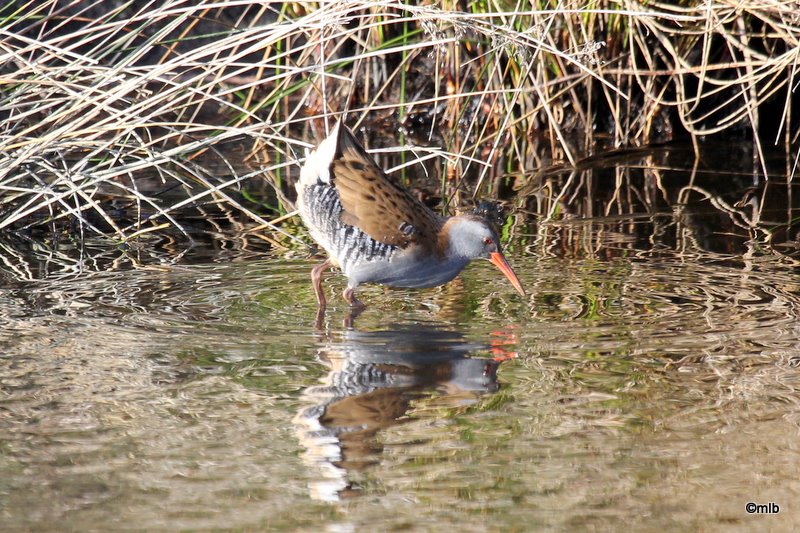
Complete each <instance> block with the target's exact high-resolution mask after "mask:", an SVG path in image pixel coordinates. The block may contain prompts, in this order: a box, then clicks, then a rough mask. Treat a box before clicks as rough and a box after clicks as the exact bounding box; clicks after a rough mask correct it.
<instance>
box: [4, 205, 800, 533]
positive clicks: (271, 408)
mask: <svg viewBox="0 0 800 533" xmlns="http://www.w3.org/2000/svg"><path fill="white" fill-rule="evenodd" d="M689 214H691V216H692V217H695V218H702V220H703V221H704V223H703V224H694V225H693V224H689V223H687V217H688V216H689ZM721 219H725V217H724V216H720V214H719V211H718V210H715V209H713V208H709V206H708V204H707V202H705V201H704V200H703V201H702V202H701V201H700V200H698V201H697V202H696V203H694V204H692V203H685V204H682V205H681V208H680V209H675V210H667V209H660V208H657V209H654V210H653V211H652V212H650V213H647V212H641V211H640V212H636V213H633V212H632V213H629V214H627V215H625V214H624V213H616V214H615V213H600V214H598V215H597V216H594V217H581V218H580V219H572V218H570V217H567V216H565V217H563V218H561V219H559V220H553V221H549V222H546V221H542V220H539V219H535V218H525V217H522V218H520V219H519V220H518V223H516V224H515V225H514V227H513V228H511V229H510V230H509V231H507V232H506V233H507V234H509V235H510V237H511V238H510V242H509V243H508V255H509V260H510V262H511V263H512V264H513V266H514V268H515V270H516V271H517V273H518V274H519V276H520V278H521V279H522V281H523V284H524V285H525V286H526V288H527V289H528V292H529V296H528V297H526V298H521V297H519V296H518V295H516V293H515V292H514V290H513V288H512V287H510V286H509V285H508V283H507V282H506V281H505V279H504V278H503V277H502V276H501V275H500V274H499V273H498V272H497V271H496V270H494V269H493V268H492V267H491V265H489V264H488V263H485V262H478V263H475V264H473V265H471V266H470V267H469V268H468V269H467V271H466V272H465V273H464V274H463V275H462V276H461V278H459V279H458V280H456V281H455V282H453V283H451V284H449V285H447V286H445V287H441V288H437V289H430V290H395V289H384V288H381V287H365V288H364V289H363V290H362V291H361V294H360V297H361V298H362V300H363V301H365V302H366V303H367V304H368V306H369V307H368V309H367V310H366V311H365V312H363V313H362V314H361V315H360V316H358V317H356V318H355V319H353V318H352V317H351V316H349V315H350V313H349V311H348V310H347V309H346V308H345V307H344V306H343V305H342V302H341V300H340V299H339V298H338V295H337V297H336V298H335V299H334V302H333V307H332V308H330V309H329V310H328V312H327V313H326V314H325V315H324V316H323V317H317V316H316V308H315V304H314V295H313V290H312V289H311V286H310V283H309V279H308V274H309V270H310V268H311V267H312V266H313V264H314V261H313V260H310V259H307V258H305V257H303V255H302V254H299V253H295V254H285V253H279V252H267V251H265V250H259V249H253V248H252V247H239V248H236V247H233V248H226V247H221V248H210V247H208V246H200V247H198V248H195V249H193V250H191V251H190V252H189V253H188V254H187V256H186V257H183V258H181V259H179V260H176V259H175V255H174V254H171V253H169V252H168V250H167V249H166V248H164V247H163V246H156V245H153V246H151V247H149V248H148V247H143V249H141V250H135V249H130V248H129V249H119V248H117V247H113V246H108V245H107V244H102V245H99V244H98V245H96V247H95V248H92V249H93V250H94V252H92V253H89V254H87V257H90V258H91V261H87V260H86V258H85V257H84V256H83V255H81V254H77V255H76V253H74V252H75V251H74V250H72V251H70V250H65V247H64V246H62V247H60V248H54V249H51V250H42V249H33V248H31V249H28V250H26V251H25V252H17V255H14V254H12V253H11V252H10V251H9V250H10V249H11V248H9V247H6V248H4V253H3V257H4V263H5V266H4V281H3V288H2V290H1V291H0V330H1V332H0V347H1V348H2V351H1V353H0V528H1V529H4V530H64V529H67V530H84V529H113V528H128V529H137V530H165V529H170V530H177V529H187V530H193V529H246V530H260V529H273V528H274V529H285V530H315V531H316V530H320V529H322V530H331V531H342V530H344V531H351V530H352V531H358V530H394V529H409V530H443V529H444V528H447V527H453V528H455V527H458V528H459V529H460V530H466V531H483V530H519V531H523V530H525V531H527V530H531V529H535V530H576V529H577V530H586V529H597V530H619V529H620V528H624V527H630V525H631V524H635V525H636V527H637V529H640V530H649V531H654V530H660V531H664V530H667V531H673V530H674V531H685V530H720V529H733V530H753V529H755V528H758V529H763V530H768V529H772V530H788V529H790V528H791V525H792V524H794V523H796V522H797V521H798V519H800V512H798V507H797V504H796V503H795V502H796V500H797V496H798V493H799V492H800V482H798V481H797V475H796V473H797V472H798V470H800V451H799V450H800V447H799V446H798V444H797V442H798V434H800V414H798V413H800V411H798V402H800V380H799V379H798V377H797V376H798V369H797V366H798V363H800V349H798V346H800V321H798V315H800V283H798V273H797V266H796V265H795V263H794V261H793V260H792V259H791V258H790V257H789V256H786V255H779V254H775V253H772V252H770V251H769V250H766V249H764V248H763V247H761V246H759V244H758V240H754V239H750V238H749V236H748V235H746V234H742V233H741V232H739V233H738V234H737V233H736V232H735V231H732V230H731V229H730V227H729V225H726V224H725V223H723V222H720V220H721ZM698 228H701V229H703V228H706V229H708V231H705V229H704V230H703V231H699V230H698ZM89 247H90V248H91V246H89ZM98 250H99V251H98ZM69 258H72V260H73V262H72V263H69V261H68V259H69ZM89 263H92V264H93V265H94V266H95V267H96V268H92V265H91V264H89ZM326 285H327V288H328V290H329V291H335V292H336V293H339V292H340V291H341V290H342V289H343V287H344V283H343V279H342V278H341V277H339V276H337V275H335V274H332V275H331V276H330V277H328V278H326ZM748 502H756V503H760V504H766V503H769V502H774V503H776V504H777V505H778V506H779V509H780V513H778V514H762V515H758V514H755V515H752V514H748V513H747V512H746V510H745V505H746V504H747V503H748Z"/></svg>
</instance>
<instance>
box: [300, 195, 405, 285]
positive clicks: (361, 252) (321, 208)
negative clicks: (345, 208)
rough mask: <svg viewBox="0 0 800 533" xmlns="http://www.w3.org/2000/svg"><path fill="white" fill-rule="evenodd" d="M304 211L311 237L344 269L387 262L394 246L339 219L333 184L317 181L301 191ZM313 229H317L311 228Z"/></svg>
mask: <svg viewBox="0 0 800 533" xmlns="http://www.w3.org/2000/svg"><path fill="white" fill-rule="evenodd" d="M303 201H304V203H305V206H303V211H304V212H305V214H306V215H307V216H308V218H309V222H310V224H308V225H309V227H310V228H313V229H312V236H313V237H314V238H315V240H316V241H317V242H318V243H319V244H320V245H321V246H322V247H323V248H325V250H326V251H327V252H328V254H329V255H330V257H332V258H334V259H335V260H336V261H337V262H338V263H339V267H340V268H341V269H342V271H343V272H345V273H348V272H350V270H351V268H352V267H353V266H355V265H358V264H360V263H364V262H371V261H389V260H390V259H391V257H392V254H393V253H394V252H395V251H396V250H397V246H393V245H390V244H385V243H382V242H378V241H376V240H375V239H373V238H372V237H370V236H369V235H367V234H366V233H364V232H363V231H361V230H360V229H358V228H356V227H354V226H350V225H348V224H345V223H343V222H342V220H341V213H342V203H341V201H340V200H339V192H338V191H337V190H336V187H334V186H332V185H329V184H327V183H324V182H322V181H319V182H317V183H316V184H315V185H309V186H306V188H305V190H304V191H303ZM314 230H316V231H314Z"/></svg>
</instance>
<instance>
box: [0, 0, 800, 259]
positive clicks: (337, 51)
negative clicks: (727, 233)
mask: <svg viewBox="0 0 800 533" xmlns="http://www.w3.org/2000/svg"><path fill="white" fill-rule="evenodd" d="M0 32H2V33H0V42H1V43H2V47H0V76H1V77H2V81H1V82H0V232H5V231H9V230H13V231H15V232H27V233H28V234H33V233H36V232H39V233H45V234H66V235H69V236H70V237H72V238H75V237H76V236H77V237H78V238H81V239H82V238H85V237H87V236H93V237H97V236H100V237H104V238H109V239H113V240H114V241H117V242H120V241H122V242H132V241H133V240H134V239H135V238H137V237H141V236H143V235H145V234H151V233H155V234H162V233H167V232H169V233H171V234H176V235H180V234H183V235H184V237H185V238H187V239H189V240H191V237H190V231H189V229H188V227H187V222H186V220H185V219H184V216H185V215H186V213H188V212H190V211H191V212H193V213H196V212H198V210H199V212H201V213H203V212H204V210H208V209H211V208H212V207H214V208H216V209H222V210H224V211H226V212H228V213H233V214H234V215H235V217H236V218H237V219H238V220H241V221H242V225H241V226H240V229H241V228H246V231H248V232H251V233H252V232H261V233H262V234H264V235H266V237H265V238H267V239H268V240H269V242H270V243H271V244H273V245H275V246H281V247H292V246H296V243H297V242H299V241H300V239H298V237H297V236H296V233H298V229H297V225H298V222H297V221H296V220H293V219H292V218H291V217H289V216H287V215H289V214H291V211H292V204H291V200H292V197H291V194H292V193H291V191H292V186H291V185H292V183H293V180H294V179H295V176H296V174H297V171H298V169H299V162H300V161H302V158H303V156H304V151H305V149H307V148H308V147H310V146H312V145H313V144H315V142H316V141H317V140H319V139H321V138H323V136H324V135H325V129H326V122H327V126H330V125H332V124H333V121H335V120H336V119H337V118H338V117H340V116H343V115H342V114H343V113H345V112H346V120H347V123H348V125H350V126H352V127H354V129H355V130H356V131H357V132H359V134H360V135H363V136H366V144H367V146H368V147H369V148H371V149H374V150H376V151H377V152H378V153H379V154H380V157H381V158H383V159H384V160H385V162H386V163H387V167H389V166H392V167H393V168H394V170H395V171H396V172H395V174H394V175H396V176H398V179H402V180H403V181H404V182H405V183H406V184H407V185H409V186H411V187H413V188H415V189H419V190H420V191H426V194H428V195H429V196H430V195H431V194H432V195H433V196H434V197H435V198H434V200H433V202H435V203H434V205H436V206H438V208H439V209H441V210H445V211H447V210H449V211H452V210H453V209H456V208H458V207H460V206H462V205H467V204H469V203H470V202H472V201H473V200H474V198H476V197H478V196H489V197H498V196H501V192H502V196H504V197H505V198H506V199H508V198H511V199H512V200H511V201H510V203H513V204H514V205H515V206H516V207H520V206H524V208H525V210H526V212H528V213H532V214H534V215H538V216H541V217H542V218H543V219H546V220H552V219H555V218H558V217H559V216H561V215H563V213H564V212H566V211H569V210H570V201H572V202H576V200H575V198H576V196H577V195H578V193H577V192H576V191H575V190H572V189H570V187H571V184H572V183H573V182H574V181H575V180H574V179H573V178H574V177H575V176H576V175H577V173H580V172H581V171H582V169H586V168H589V167H591V165H592V164H595V163H596V162H597V160H598V158H600V159H601V158H603V157H605V156H606V155H608V154H611V155H624V154H626V153H641V150H643V149H645V148H646V147H649V146H660V147H663V146H664V145H665V143H670V142H674V141H678V140H680V141H684V142H686V143H689V144H690V145H691V147H692V149H693V151H694V153H695V157H696V158H699V154H700V153H701V152H702V151H703V149H704V148H703V145H704V144H705V143H708V142H709V141H712V140H714V141H717V140H724V141H726V142H733V143H737V144H745V145H749V146H750V149H751V151H752V155H751V161H749V162H748V163H746V164H745V166H746V167H747V168H745V169H744V170H745V171H746V173H747V174H748V175H749V177H750V178H752V179H751V182H753V183H756V184H759V183H762V184H763V183H764V182H766V181H767V180H769V179H772V180H773V181H775V180H777V181H779V182H781V183H783V184H784V185H783V187H784V188H785V189H790V188H791V180H792V178H793V176H794V174H795V172H796V160H797V157H798V145H799V144H800V142H799V140H798V135H800V120H798V103H800V102H798V96H799V95H800V91H799V90H798V89H797V86H798V83H800V78H798V76H797V70H798V63H800V62H799V61H798V57H799V56H800V4H798V3H796V2H768V1H760V2H756V1H745V2H737V3H728V2H722V1H702V2H701V1H694V0H692V1H689V2H685V3H682V4H681V5H675V4H672V3H662V2H650V3H646V4H643V3H640V2H632V1H627V0H622V1H617V2H611V1H604V0H598V1H595V2H580V3H579V2H546V1H542V2H535V3H528V2H522V1H519V2H516V3H514V2H490V1H485V2H461V1H444V2H441V3H436V4H433V3H426V2H423V3H416V4H404V3H400V2H397V1H371V2H366V1H360V0H352V1H343V2H324V3H323V2H287V3H262V2H252V1H235V2H221V1H203V0H199V1H194V2H185V1H181V0H166V1H159V2H155V1H139V0H137V1H132V2H122V1H116V0H110V1H102V2H101V1H96V2H72V1H66V0H31V1H24V0H22V1H20V0H16V1H10V2H5V3H2V2H1V1H0ZM775 151H777V152H779V153H781V154H783V156H782V157H783V158H784V160H785V164H784V165H783V167H784V168H785V172H782V173H780V174H778V175H775V174H774V170H771V169H770V168H769V166H768V161H769V159H770V157H772V156H771V155H770V154H772V153H774V152H775ZM696 165H697V164H696V163H695V166H696ZM690 166H691V165H690ZM642 179H657V177H656V178H653V177H652V176H650V177H647V176H645V177H644V178H642ZM617 181H618V182H619V180H617ZM787 181H788V182H787ZM615 186H616V187H619V186H620V184H619V183H617V184H616V185H615ZM587 190H588V189H587ZM509 191H510V192H509ZM568 191H569V194H567V192H568ZM420 194H423V193H422V192H420ZM526 194H527V195H529V197H533V196H536V200H535V201H529V200H528V199H526V197H525V196H524V195H526ZM587 194H588V193H587ZM700 194H705V193H703V192H700ZM763 194H766V189H764V192H763ZM788 194H789V197H790V198H791V191H790V190H789V193H788ZM439 199H441V200H439ZM762 200H763V198H762ZM712 204H713V205H714V207H715V208H719V209H721V210H723V211H726V210H730V211H735V210H736V207H735V206H732V205H729V203H725V202H716V203H714V202H713V201H712ZM761 204H762V205H763V204H764V202H763V201H762V202H761ZM786 212H787V213H788V214H787V215H786V216H787V220H784V221H782V223H783V225H784V226H785V227H786V228H789V227H791V226H792V224H793V223H794V221H793V217H794V215H793V214H792V213H793V211H792V208H791V205H790V206H789V208H788V209H786ZM732 216H733V215H732ZM759 221H760V217H758V216H751V217H749V218H747V220H746V223H745V226H747V225H749V226H750V227H749V231H751V232H752V237H753V238H754V239H755V238H760V239H762V241H763V242H764V243H766V244H769V241H770V239H771V236H772V232H771V231H769V229H768V228H765V227H763V226H761V225H760V223H759ZM786 233H787V234H788V232H786Z"/></svg>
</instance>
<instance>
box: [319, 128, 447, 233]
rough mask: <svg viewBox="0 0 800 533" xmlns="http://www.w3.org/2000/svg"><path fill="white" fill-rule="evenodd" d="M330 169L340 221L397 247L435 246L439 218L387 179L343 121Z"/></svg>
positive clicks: (439, 224)
mask: <svg viewBox="0 0 800 533" xmlns="http://www.w3.org/2000/svg"><path fill="white" fill-rule="evenodd" d="M331 169H332V174H333V183H334V185H335V186H336V189H337V191H338V192H339V198H340V200H341V202H342V215H341V219H342V222H344V223H345V224H349V225H351V226H356V227H357V228H359V229H360V230H361V231H363V232H364V233H366V234H367V235H369V236H370V237H372V238H373V239H375V240H376V241H378V242H382V243H384V244H390V245H394V246H399V247H400V248H406V247H408V246H410V245H412V244H418V245H420V246H422V247H425V248H431V249H432V248H433V247H434V246H435V245H436V240H437V235H438V232H439V229H440V228H441V224H442V222H441V219H440V217H438V216H437V215H436V214H435V213H434V212H433V211H431V210H430V209H429V208H428V207H427V206H426V205H424V204H423V203H422V202H420V201H419V200H417V199H416V198H414V197H413V196H411V194H409V192H408V191H407V190H406V189H404V188H403V187H401V186H400V185H399V184H397V183H395V182H394V181H393V180H391V179H390V178H389V177H388V176H387V175H386V173H385V172H383V170H381V169H380V168H379V167H378V165H377V164H375V162H374V161H373V160H372V158H370V157H369V154H367V152H366V151H365V150H364V148H363V147H362V146H361V145H360V144H359V143H358V141H357V140H356V139H355V137H354V136H353V134H352V133H350V130H348V129H347V128H346V127H345V126H344V125H343V124H341V125H340V126H339V139H338V145H337V153H336V156H335V157H334V160H333V164H332V165H331Z"/></svg>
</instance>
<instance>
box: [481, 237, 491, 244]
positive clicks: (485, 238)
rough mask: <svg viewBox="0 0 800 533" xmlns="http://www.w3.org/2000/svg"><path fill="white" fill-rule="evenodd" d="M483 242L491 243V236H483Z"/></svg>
mask: <svg viewBox="0 0 800 533" xmlns="http://www.w3.org/2000/svg"><path fill="white" fill-rule="evenodd" d="M483 244H492V238H491V237H484V239H483Z"/></svg>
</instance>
